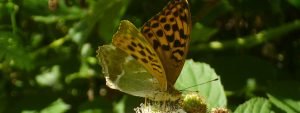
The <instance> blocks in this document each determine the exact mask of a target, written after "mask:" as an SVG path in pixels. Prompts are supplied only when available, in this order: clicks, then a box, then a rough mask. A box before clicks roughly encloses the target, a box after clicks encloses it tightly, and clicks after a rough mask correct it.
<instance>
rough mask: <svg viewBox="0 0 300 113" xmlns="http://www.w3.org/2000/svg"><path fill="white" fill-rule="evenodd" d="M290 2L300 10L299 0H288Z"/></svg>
mask: <svg viewBox="0 0 300 113" xmlns="http://www.w3.org/2000/svg"><path fill="white" fill-rule="evenodd" d="M288 2H289V3H290V4H291V5H293V6H294V7H296V8H298V9H300V1H299V0H288Z"/></svg>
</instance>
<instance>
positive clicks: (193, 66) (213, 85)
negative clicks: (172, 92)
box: [175, 60, 227, 108]
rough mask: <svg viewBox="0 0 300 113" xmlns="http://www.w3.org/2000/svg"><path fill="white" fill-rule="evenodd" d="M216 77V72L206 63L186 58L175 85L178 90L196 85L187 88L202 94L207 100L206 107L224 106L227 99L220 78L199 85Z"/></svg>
mask: <svg viewBox="0 0 300 113" xmlns="http://www.w3.org/2000/svg"><path fill="white" fill-rule="evenodd" d="M216 78H218V76H217V74H216V73H215V71H214V70H213V69H212V68H211V67H210V66H209V65H208V64H205V63H200V62H194V61H193V60H187V61H186V62H185V65H184V67H183V70H182V72H181V74H180V76H179V78H178V79H177V81H176V84H175V87H176V89H179V90H180V89H185V88H188V87H190V86H195V85H197V86H195V87H192V88H190V89H188V90H193V91H198V92H199V93H200V94H201V95H202V96H204V97H205V98H206V101H207V102H208V108H212V107H226V105H227V99H226V95H225V92H224V88H223V86H222V84H221V79H219V80H218V81H213V82H209V83H206V84H203V85H199V84H202V83H205V82H208V81H210V80H213V79H216Z"/></svg>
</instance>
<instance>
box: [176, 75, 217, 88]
mask: <svg viewBox="0 0 300 113" xmlns="http://www.w3.org/2000/svg"><path fill="white" fill-rule="evenodd" d="M217 80H219V77H218V78H215V79H212V80H209V81H206V82H203V83H200V84H196V85H193V86H190V87H187V88H184V89H181V90H179V91H184V90H186V89H189V88H192V87H196V86H199V85H203V84H206V83H209V82H213V81H217Z"/></svg>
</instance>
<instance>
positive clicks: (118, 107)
mask: <svg viewBox="0 0 300 113" xmlns="http://www.w3.org/2000/svg"><path fill="white" fill-rule="evenodd" d="M126 100H127V97H126V96H123V98H122V99H121V100H120V101H119V102H117V103H114V105H113V106H114V112H115V113H125V106H126V105H125V102H126Z"/></svg>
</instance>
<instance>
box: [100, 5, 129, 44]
mask: <svg viewBox="0 0 300 113" xmlns="http://www.w3.org/2000/svg"><path fill="white" fill-rule="evenodd" d="M109 1H111V2H110V3H109V4H107V6H106V9H105V11H104V14H103V15H104V16H103V17H102V18H101V19H100V20H99V21H100V25H99V32H100V36H101V37H102V38H103V39H104V41H105V42H110V41H111V37H112V36H113V34H114V31H115V30H116V28H117V27H118V25H119V23H120V20H121V17H122V16H123V15H124V13H125V11H126V9H127V6H128V3H129V0H109ZM98 7H99V6H97V8H98Z"/></svg>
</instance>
